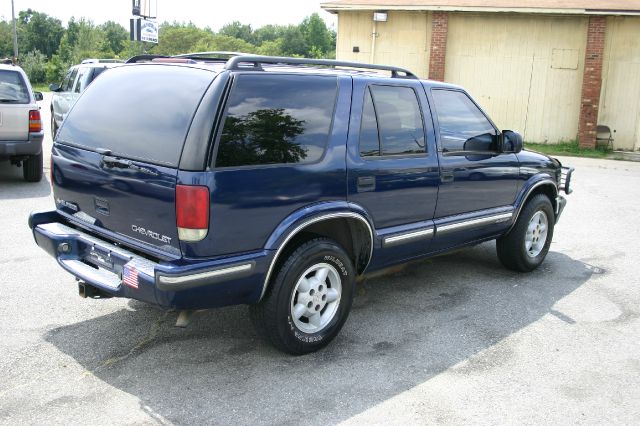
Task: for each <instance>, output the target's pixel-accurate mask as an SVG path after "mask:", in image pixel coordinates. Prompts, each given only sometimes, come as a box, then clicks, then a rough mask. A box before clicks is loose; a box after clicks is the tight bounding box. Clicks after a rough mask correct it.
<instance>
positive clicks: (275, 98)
mask: <svg viewBox="0 0 640 426" xmlns="http://www.w3.org/2000/svg"><path fill="white" fill-rule="evenodd" d="M336 93H337V80H336V77H318V76H308V75H307V76H304V75H286V76H285V75H240V76H238V77H237V80H236V83H235V84H234V87H233V89H232V90H231V94H230V96H229V100H228V108H227V115H226V118H225V121H224V127H223V130H222V134H221V137H220V142H219V144H220V145H219V147H218V155H217V159H216V166H217V167H235V166H247V165H258V164H279V163H309V162H313V161H317V160H319V159H320V157H322V154H323V153H324V149H325V145H326V143H327V140H328V138H329V131H330V128H331V119H332V117H333V110H334V105H335V101H336Z"/></svg>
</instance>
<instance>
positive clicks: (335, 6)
mask: <svg viewBox="0 0 640 426" xmlns="http://www.w3.org/2000/svg"><path fill="white" fill-rule="evenodd" d="M320 7H322V8H323V9H324V10H326V11H327V12H331V13H338V12H345V11H368V10H371V11H374V10H396V11H441V12H492V13H500V12H502V13H526V14H532V13H537V14H554V15H558V14H561V15H640V10H595V9H553V8H538V7H469V6H406V5H405V6H402V5H398V6H389V5H386V6H385V5H378V6H376V5H345V4H340V3H323V4H321V5H320Z"/></svg>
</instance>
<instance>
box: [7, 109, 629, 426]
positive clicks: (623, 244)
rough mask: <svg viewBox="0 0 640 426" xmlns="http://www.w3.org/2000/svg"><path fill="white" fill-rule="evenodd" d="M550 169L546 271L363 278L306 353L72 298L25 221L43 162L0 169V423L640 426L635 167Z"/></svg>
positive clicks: (219, 320)
mask: <svg viewBox="0 0 640 426" xmlns="http://www.w3.org/2000/svg"><path fill="white" fill-rule="evenodd" d="M49 99H50V97H49V96H47V97H46V98H45V101H44V102H42V107H43V119H44V121H45V128H46V131H47V141H46V146H47V148H45V151H48V150H49V149H50V144H51V140H50V137H49V136H48V133H49V115H48V108H49V103H48V101H49ZM561 160H562V161H563V163H566V164H571V165H574V166H575V167H576V172H575V174H574V188H575V192H574V194H572V195H570V196H569V197H568V198H569V203H568V205H567V208H566V210H565V212H564V214H563V217H562V219H561V221H560V223H559V224H558V226H557V228H556V232H555V236H554V242H553V244H552V245H551V251H550V253H549V255H548V257H547V260H546V261H545V263H544V264H543V265H542V267H541V268H539V269H538V270H536V271H534V272H532V273H529V274H519V273H515V272H511V271H507V270H505V269H504V268H502V267H501V266H500V264H499V262H498V260H497V258H496V255H495V247H494V244H493V243H486V244H482V245H480V246H476V247H472V248H469V249H464V250H460V251H457V252H455V253H452V254H448V255H445V256H440V257H437V258H434V259H430V260H425V261H421V262H417V263H414V264H411V265H409V266H407V267H406V268H404V269H402V270H399V271H395V272H393V273H391V274H388V275H383V276H377V277H373V278H368V279H366V280H365V281H364V282H363V283H360V284H358V288H357V296H356V299H355V304H354V308H353V311H352V313H351V315H350V317H349V320H348V321H347V324H346V325H345V327H344V329H343V330H342V332H341V334H340V335H339V336H338V337H337V338H336V340H335V341H334V342H333V343H332V344H331V345H330V346H329V347H328V348H326V349H324V350H322V351H320V352H318V353H315V354H311V355H307V356H302V357H291V356H288V355H285V354H282V353H280V352H277V351H276V350H274V349H273V348H272V347H271V346H269V345H268V344H266V343H265V342H263V341H262V340H260V339H259V338H258V336H257V335H256V334H255V332H254V331H253V329H252V328H251V325H250V322H249V319H248V315H247V310H246V307H244V306H237V307H230V308H223V309H217V310H211V311H206V312H202V313H198V314H196V315H195V316H194V318H193V321H192V324H191V325H190V326H189V327H188V328H186V329H180V328H175V327H174V323H175V319H176V313H174V312H164V311H161V310H159V309H156V308H154V307H151V306H148V305H145V304H142V303H139V302H135V301H127V300H122V299H109V300H85V299H81V298H80V297H78V295H77V288H76V285H75V282H74V280H73V278H72V277H71V276H70V275H69V274H67V273H66V272H64V271H63V270H62V269H61V268H60V267H59V266H58V265H57V264H56V262H55V260H54V259H52V258H50V257H48V256H47V255H46V254H45V253H44V252H43V251H42V250H41V249H39V248H38V247H37V246H36V245H35V243H34V242H33V239H32V236H31V232H30V230H29V229H28V227H27V217H28V214H29V212H30V211H32V210H35V209H47V208H51V207H52V206H53V200H52V196H51V190H50V185H49V182H48V179H49V177H48V164H49V161H48V158H47V159H46V160H45V168H46V172H47V180H43V181H42V182H41V183H39V184H33V183H25V182H23V181H22V174H21V171H20V170H19V169H17V168H15V167H10V166H9V164H8V163H6V162H5V163H0V223H1V224H2V225H3V227H2V228H3V231H2V232H0V286H1V287H0V336H2V337H1V338H0V423H1V424H7V425H18V424H20V425H22V424H83V425H93V424H156V423H161V424H165V423H166V424H196V423H205V424H224V425H228V424H253V425H259V424H296V425H297V424H312V425H316V424H335V423H340V422H344V423H346V424H385V425H386V424H469V423H471V424H542V423H544V424H568V423H578V424H638V422H640V386H639V383H640V320H639V313H640V307H639V302H640V278H639V275H640V274H639V270H638V269H639V268H638V253H639V252H640V238H638V237H639V236H640V235H639V231H638V212H640V163H631V162H622V161H611V160H591V159H579V158H562V159H561ZM634 259H636V260H634Z"/></svg>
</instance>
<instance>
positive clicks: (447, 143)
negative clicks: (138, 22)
mask: <svg viewBox="0 0 640 426" xmlns="http://www.w3.org/2000/svg"><path fill="white" fill-rule="evenodd" d="M433 100H434V102H435V109H436V112H437V114H438V123H439V124H440V141H441V144H442V149H443V150H444V151H495V150H496V149H497V141H496V130H495V129H494V128H493V126H492V125H491V123H490V122H489V120H487V118H486V117H485V116H484V114H483V113H482V111H480V109H479V108H478V107H477V106H476V105H475V104H474V103H473V102H472V101H471V99H469V97H468V96H467V95H466V94H464V93H462V92H456V91H451V90H434V91H433Z"/></svg>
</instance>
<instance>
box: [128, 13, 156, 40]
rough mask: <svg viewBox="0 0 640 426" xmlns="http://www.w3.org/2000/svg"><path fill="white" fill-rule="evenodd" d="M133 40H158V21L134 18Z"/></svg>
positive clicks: (132, 20)
mask: <svg viewBox="0 0 640 426" xmlns="http://www.w3.org/2000/svg"><path fill="white" fill-rule="evenodd" d="M130 25H131V27H130V34H131V40H133V41H146V42H148V43H157V42H158V23H157V22H155V21H150V20H148V19H142V18H133V19H131V23H130Z"/></svg>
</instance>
